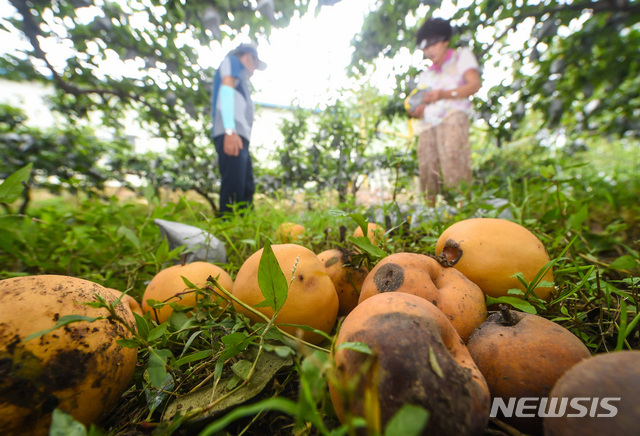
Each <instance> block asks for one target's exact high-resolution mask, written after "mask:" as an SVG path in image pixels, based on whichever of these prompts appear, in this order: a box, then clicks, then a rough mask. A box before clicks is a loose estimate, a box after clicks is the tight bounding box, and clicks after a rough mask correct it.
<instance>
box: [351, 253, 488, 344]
mask: <svg viewBox="0 0 640 436" xmlns="http://www.w3.org/2000/svg"><path fill="white" fill-rule="evenodd" d="M386 292H403V293H407V294H413V295H417V296H419V297H422V298H424V299H426V300H428V301H429V302H431V303H433V305H435V306H436V307H437V308H438V309H440V310H441V311H442V313H444V314H445V316H446V317H447V319H448V320H449V321H450V322H451V324H453V327H454V328H455V329H456V331H457V332H458V334H459V335H460V337H461V338H462V340H463V341H465V342H466V341H467V340H468V339H469V336H471V333H472V332H473V331H474V330H475V329H476V327H478V326H479V325H480V324H482V322H483V321H484V320H485V319H486V318H487V307H486V305H485V302H484V294H483V293H482V291H481V290H480V288H479V287H478V286H477V285H476V284H475V283H473V282H472V281H471V280H469V279H468V278H466V277H465V276H464V275H463V274H462V273H461V272H460V271H458V270H456V269H453V268H445V267H443V266H442V265H440V263H438V261H436V260H435V259H433V258H431V257H429V256H426V255H424V254H416V253H395V254H392V255H389V256H387V257H385V258H384V259H382V260H381V261H380V262H378V264H377V265H376V266H375V267H374V268H373V269H372V270H371V273H370V274H369V275H368V276H367V278H366V279H365V281H364V283H363V285H362V291H361V293H360V299H359V302H360V303H362V302H363V301H365V300H366V299H367V298H370V297H371V296H373V295H376V294H381V293H386Z"/></svg>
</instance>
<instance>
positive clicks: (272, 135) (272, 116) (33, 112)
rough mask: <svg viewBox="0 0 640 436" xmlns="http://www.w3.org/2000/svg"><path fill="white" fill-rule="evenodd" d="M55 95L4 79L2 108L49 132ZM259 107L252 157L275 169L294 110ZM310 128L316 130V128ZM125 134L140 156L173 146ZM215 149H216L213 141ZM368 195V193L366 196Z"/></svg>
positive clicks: (377, 183) (376, 198) (128, 130)
mask: <svg viewBox="0 0 640 436" xmlns="http://www.w3.org/2000/svg"><path fill="white" fill-rule="evenodd" d="M51 94H52V91H51V87H47V86H45V85H42V84H40V83H37V82H12V81H7V80H2V79H0V104H2V103H7V104H10V105H12V106H15V107H19V108H21V109H22V110H23V111H24V113H25V115H27V117H28V119H27V121H26V124H27V125H29V126H32V127H39V128H48V127H53V126H55V124H56V123H57V122H62V121H61V120H58V119H57V118H61V116H60V115H57V114H54V113H53V112H51V110H50V109H49V105H48V104H47V97H48V96H50V95H51ZM256 106H257V107H256V114H255V121H254V126H253V131H252V134H251V149H252V154H253V155H254V156H255V157H256V159H257V160H259V162H260V165H263V166H267V167H275V166H277V165H279V162H278V161H277V158H276V157H275V151H276V150H277V148H278V146H280V145H281V144H282V143H283V140H284V137H283V135H282V133H281V132H280V125H281V123H282V121H283V120H285V119H288V120H293V112H292V108H291V107H287V106H280V105H273V104H268V103H261V102H256ZM311 122H313V120H311ZM91 124H92V125H93V127H94V129H95V132H96V135H97V136H98V137H99V138H100V139H103V140H109V139H111V134H110V132H108V131H107V130H106V129H105V130H102V131H101V129H100V128H99V121H98V120H96V122H95V123H91ZM96 126H98V127H96ZM310 128H311V129H312V128H313V126H310ZM125 134H126V136H127V138H128V139H129V141H130V142H131V143H132V144H134V147H135V151H136V152H137V153H144V152H147V151H153V152H158V153H162V152H165V151H166V150H167V149H168V148H170V143H169V142H168V141H167V140H166V139H165V138H160V137H154V136H151V135H150V134H149V130H148V129H145V128H144V127H143V126H141V125H140V124H138V123H135V122H129V123H128V124H125ZM211 147H212V148H213V141H212V142H211ZM389 177H390V173H389V171H388V170H379V171H376V172H375V174H371V175H370V176H369V177H367V180H366V183H365V185H364V186H363V189H362V191H361V192H360V194H361V195H364V197H363V198H368V200H367V201H366V202H369V203H370V202H371V200H373V202H382V201H384V200H385V199H386V197H388V195H386V194H385V191H386V190H387V188H388V185H389ZM130 181H131V182H132V183H134V184H138V183H140V181H139V180H137V179H136V180H134V179H133V178H131V180H130ZM365 191H367V194H366V195H365V194H364V193H365Z"/></svg>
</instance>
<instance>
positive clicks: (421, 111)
mask: <svg viewBox="0 0 640 436" xmlns="http://www.w3.org/2000/svg"><path fill="white" fill-rule="evenodd" d="M425 106H426V105H425V104H421V105H419V106H417V107H416V110H414V111H413V112H409V115H411V116H412V117H413V118H422V117H423V115H424V108H425Z"/></svg>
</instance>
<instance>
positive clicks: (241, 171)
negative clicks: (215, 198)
mask: <svg viewBox="0 0 640 436" xmlns="http://www.w3.org/2000/svg"><path fill="white" fill-rule="evenodd" d="M213 143H214V144H215V146H216V152H217V153H218V168H219V169H220V178H221V180H220V213H221V214H223V213H225V212H230V211H231V210H232V207H231V205H232V204H233V203H242V205H240V207H248V206H250V205H251V204H252V203H253V194H254V192H255V190H256V187H255V183H254V181H253V165H252V164H251V155H250V154H249V141H248V140H247V139H245V138H242V150H240V154H239V155H238V156H228V155H226V154H225V152H224V135H220V136H216V137H215V138H213Z"/></svg>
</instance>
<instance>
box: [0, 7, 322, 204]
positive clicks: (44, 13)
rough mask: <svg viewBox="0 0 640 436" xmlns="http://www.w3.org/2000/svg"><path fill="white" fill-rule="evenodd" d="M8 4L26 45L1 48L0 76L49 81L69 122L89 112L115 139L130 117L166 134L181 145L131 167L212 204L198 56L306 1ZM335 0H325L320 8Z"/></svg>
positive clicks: (208, 74) (8, 15)
mask: <svg viewBox="0 0 640 436" xmlns="http://www.w3.org/2000/svg"><path fill="white" fill-rule="evenodd" d="M9 3H10V4H11V5H12V6H13V8H14V10H13V11H5V12H4V14H3V15H4V17H5V18H0V30H3V31H5V32H9V33H11V34H14V35H19V36H20V38H21V41H22V43H21V44H20V45H19V46H18V47H15V49H14V50H9V51H5V52H4V53H2V54H1V55H0V78H3V79H7V80H12V81H32V82H40V83H44V84H47V85H51V86H52V87H53V89H54V91H55V94H54V96H53V97H52V98H51V105H52V109H53V110H54V111H56V112H58V113H60V114H62V115H63V119H65V120H66V121H68V123H69V124H72V125H74V124H75V125H87V124H88V120H89V119H93V120H94V121H98V122H99V124H100V125H101V126H102V127H105V128H108V129H111V131H112V134H113V136H114V137H124V135H123V128H124V122H125V121H128V122H131V121H133V122H135V123H139V124H140V125H142V126H144V127H145V128H146V129H149V130H150V132H152V136H157V137H161V138H164V139H166V140H168V141H169V142H170V143H171V144H174V146H175V147H176V149H175V150H173V154H174V156H171V157H167V158H165V159H164V161H163V162H161V163H160V164H158V165H149V162H146V164H147V167H146V168H143V166H144V162H141V160H140V159H135V158H134V157H131V159H134V160H133V161H132V162H130V163H131V165H132V167H133V168H131V169H132V171H133V172H134V173H137V174H150V175H152V177H151V179H152V182H154V183H155V182H157V183H159V184H162V183H164V181H166V180H171V181H173V182H177V181H180V180H181V181H182V182H181V183H179V184H178V185H179V187H181V188H187V189H195V190H196V191H198V192H200V193H201V194H202V195H204V196H205V197H206V198H207V201H209V202H210V203H211V204H212V205H213V202H212V198H211V193H212V192H213V191H215V184H216V183H217V176H216V172H215V171H212V170H214V169H215V162H216V159H215V156H214V155H213V151H212V150H213V147H212V145H211V142H210V139H209V133H210V125H211V119H210V118H211V117H210V101H211V96H210V88H211V80H212V76H213V73H214V71H213V70H212V69H211V68H205V67H202V66H201V65H200V56H201V55H202V53H207V51H206V49H207V48H211V47H214V49H215V47H219V46H216V45H213V44H212V42H213V41H222V40H223V39H225V38H230V39H233V38H235V37H236V36H238V35H240V34H242V35H244V36H243V38H245V39H246V38H250V39H251V40H253V41H256V40H257V39H258V38H259V37H261V36H268V35H269V33H270V31H271V29H272V27H274V26H277V27H284V26H287V25H288V23H289V21H290V19H291V18H292V17H293V16H294V14H296V13H300V14H304V13H306V12H307V10H308V8H309V0H296V1H295V2H294V1H288V0H260V1H256V0H251V1H249V0H246V1H235V0H234V1H230V0H215V1H212V0H189V1H186V0H140V1H137V0H132V1H117V0H95V1H91V0H53V1H40V0H30V1H22V0H9ZM329 3H331V2H319V3H318V8H319V7H321V6H322V5H324V4H329ZM203 48H204V49H205V50H203ZM209 53H211V52H210V51H209ZM95 117H98V119H97V120H96V119H95ZM5 146H7V147H11V146H12V145H11V144H9V143H6V144H5ZM71 146H72V147H73V146H75V147H82V146H83V144H82V143H81V142H74V143H72V144H71ZM60 151H61V152H62V151H64V150H62V149H61V150H60ZM86 151H89V150H82V151H81V153H85V152H86ZM94 151H95V150H91V151H90V154H92V153H93V152H94ZM41 157H42V156H41ZM92 158H93V160H94V161H96V160H97V156H95V155H93V154H92ZM178 160H179V162H178ZM152 162H154V160H153V159H152ZM52 163H53V162H41V165H40V166H45V165H50V164H52ZM53 164H54V165H55V163H53ZM207 166H208V167H207ZM37 167H38V164H37V163H36V166H35V167H34V168H37ZM185 168H186V169H188V170H189V173H188V175H189V177H187V178H189V180H188V181H186V180H185V174H187V171H185ZM15 169H17V168H15ZM172 172H173V174H171V173H172ZM167 174H168V175H167ZM163 175H167V177H163ZM191 176H193V177H191ZM157 186H158V185H156V187H157Z"/></svg>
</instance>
